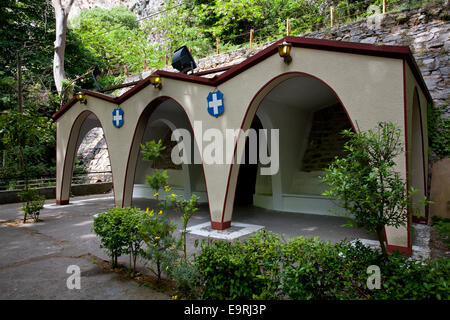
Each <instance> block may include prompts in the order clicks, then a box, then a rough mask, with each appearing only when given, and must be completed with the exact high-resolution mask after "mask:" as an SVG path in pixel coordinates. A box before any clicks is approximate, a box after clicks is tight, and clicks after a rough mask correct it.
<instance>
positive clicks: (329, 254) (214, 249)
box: [195, 232, 450, 300]
mask: <svg viewBox="0 0 450 320" xmlns="http://www.w3.org/2000/svg"><path fill="white" fill-rule="evenodd" d="M195 264H196V268H197V270H199V272H200V276H201V283H202V297H203V298H204V299H293V300H298V299H300V300H324V299H325V300H336V299H338V300H348V299H357V300H361V299H389V300H404V299H437V300H448V299H449V297H450V295H449V293H450V290H449V284H448V279H450V277H449V276H450V263H449V260H448V259H427V260H421V259H413V258H407V257H403V256H400V255H398V254H395V255H393V256H389V257H388V259H385V258H384V257H383V255H382V254H381V253H380V252H379V251H375V250H372V249H370V248H369V247H366V246H364V245H363V244H362V243H361V242H359V241H356V242H354V243H349V242H346V241H342V242H340V243H337V244H334V245H333V244H331V243H329V242H322V241H320V240H318V239H317V238H303V237H298V238H294V239H290V240H289V241H287V242H285V241H282V240H281V239H280V238H279V237H278V236H276V235H274V234H271V233H267V232H258V233H256V234H255V235H253V236H251V237H250V238H249V239H247V240H243V241H234V242H226V241H215V242H214V243H213V244H211V245H207V246H203V247H202V251H201V252H200V253H199V255H198V257H197V258H196V260H195ZM369 266H378V267H379V268H380V273H381V274H380V277H381V279H380V280H381V286H380V289H369V288H368V287H367V280H368V277H369V274H368V273H367V270H368V267H369Z"/></svg>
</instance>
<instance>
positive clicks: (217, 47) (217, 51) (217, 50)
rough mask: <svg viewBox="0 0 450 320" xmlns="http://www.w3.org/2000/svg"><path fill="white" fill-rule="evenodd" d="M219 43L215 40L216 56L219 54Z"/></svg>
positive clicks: (217, 39)
mask: <svg viewBox="0 0 450 320" xmlns="http://www.w3.org/2000/svg"><path fill="white" fill-rule="evenodd" d="M219 43H220V40H219V38H216V53H217V54H219V53H220V50H219Z"/></svg>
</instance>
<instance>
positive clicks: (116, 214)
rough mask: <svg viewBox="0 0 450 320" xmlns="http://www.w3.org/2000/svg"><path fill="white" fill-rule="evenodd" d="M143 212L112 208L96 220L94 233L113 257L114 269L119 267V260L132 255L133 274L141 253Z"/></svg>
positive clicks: (132, 209) (136, 209)
mask: <svg viewBox="0 0 450 320" xmlns="http://www.w3.org/2000/svg"><path fill="white" fill-rule="evenodd" d="M143 214H144V213H143V211H142V210H140V209H138V208H111V209H109V210H108V211H106V212H102V213H99V214H98V215H97V217H95V219H94V227H93V229H94V232H95V233H96V234H97V235H98V236H99V237H100V240H101V245H100V247H101V248H105V252H106V253H107V254H108V256H110V257H111V265H112V267H113V268H114V267H117V258H118V257H120V256H121V255H122V254H130V259H132V260H133V274H134V273H135V270H136V258H137V256H138V254H139V253H140V248H141V244H142V241H143V240H142V237H141V234H140V221H141V217H142V216H143Z"/></svg>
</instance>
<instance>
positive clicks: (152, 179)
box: [145, 170, 169, 197]
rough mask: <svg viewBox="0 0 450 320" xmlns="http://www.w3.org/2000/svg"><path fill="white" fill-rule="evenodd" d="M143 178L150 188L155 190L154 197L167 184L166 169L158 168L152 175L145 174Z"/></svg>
mask: <svg viewBox="0 0 450 320" xmlns="http://www.w3.org/2000/svg"><path fill="white" fill-rule="evenodd" d="M145 179H146V181H147V183H148V185H149V186H150V188H152V189H153V191H155V193H156V197H158V191H159V190H160V189H162V188H163V187H164V186H166V185H167V183H168V181H169V176H168V175H167V170H164V171H161V172H160V171H159V170H155V171H154V172H153V176H146V177H145Z"/></svg>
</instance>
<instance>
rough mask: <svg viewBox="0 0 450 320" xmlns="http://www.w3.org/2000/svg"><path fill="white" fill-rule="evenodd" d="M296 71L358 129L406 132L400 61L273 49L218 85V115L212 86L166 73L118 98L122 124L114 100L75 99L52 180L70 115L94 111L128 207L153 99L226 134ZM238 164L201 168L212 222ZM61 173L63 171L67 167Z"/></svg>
mask: <svg viewBox="0 0 450 320" xmlns="http://www.w3.org/2000/svg"><path fill="white" fill-rule="evenodd" d="M295 72H301V73H306V74H309V75H312V76H313V77H316V78H318V79H320V80H321V81H323V82H324V83H326V84H327V85H328V86H329V87H330V88H332V90H334V92H335V93H336V95H337V97H339V99H340V101H341V102H342V105H343V106H344V107H345V109H346V111H347V112H348V114H349V117H350V119H351V120H352V122H353V124H355V125H357V127H358V128H359V129H360V130H367V129H370V128H373V127H374V126H375V125H376V123H377V122H379V121H393V122H394V123H396V124H397V125H398V127H399V128H400V130H402V131H404V116H403V64H402V60H400V59H391V58H381V57H374V56H366V55H358V54H347V53H340V52H330V51H324V50H314V49H305V48H293V49H292V62H291V63H290V64H289V65H287V64H285V63H284V62H283V60H282V59H280V57H279V56H277V55H272V56H270V57H268V58H266V59H265V60H263V61H262V62H260V63H258V64H256V65H254V66H253V67H251V68H249V69H247V70H246V71H244V72H242V73H240V74H238V75H236V76H235V77H233V78H231V79H230V80H228V81H226V82H224V83H222V84H221V85H220V86H219V87H218V88H217V89H219V90H221V91H222V92H223V93H224V104H225V112H224V114H223V115H221V116H220V117H219V118H215V117H211V116H210V115H209V114H208V112H207V111H206V97H207V95H208V93H209V92H210V91H212V90H214V89H215V88H212V87H210V86H206V85H200V84H195V83H191V82H186V81H181V80H175V79H168V78H163V87H162V89H161V90H158V89H156V88H153V87H152V86H148V87H146V88H145V89H143V90H141V91H139V92H138V93H137V94H135V95H133V96H132V97H130V98H129V99H128V100H126V101H125V102H123V103H122V104H121V105H120V107H121V108H122V109H123V110H124V118H125V121H124V125H123V127H122V128H120V129H117V128H115V127H114V126H113V125H112V122H111V113H112V110H113V109H114V108H115V107H116V106H115V105H114V104H112V103H110V102H107V101H104V100H101V99H98V98H96V97H92V96H88V100H87V104H86V105H83V104H80V103H76V104H75V105H74V106H72V107H71V108H70V109H69V110H68V111H67V112H65V113H64V114H63V115H62V116H61V117H60V118H59V119H58V123H57V131H58V142H57V150H58V151H57V179H58V181H59V182H60V181H61V177H62V176H63V164H64V159H65V155H66V153H67V151H68V150H69V149H70V148H68V146H69V147H70V144H69V136H70V131H71V128H72V125H73V123H74V122H75V119H76V118H77V117H78V115H79V114H80V113H81V112H82V111H93V112H94V113H95V114H96V115H97V117H98V118H99V119H100V122H101V124H102V127H103V130H104V133H105V137H106V140H107V143H108V149H109V154H110V160H111V168H112V172H113V178H114V193H115V203H116V205H119V206H120V205H129V204H130V202H131V197H130V194H131V191H130V190H129V188H128V189H127V190H125V183H124V181H125V177H126V176H127V181H128V180H130V179H134V170H133V172H129V171H130V170H131V169H132V166H130V163H129V158H130V159H131V161H134V160H135V159H134V158H133V157H136V156H132V155H129V152H130V146H131V145H132V142H133V137H134V135H135V129H136V127H138V128H139V126H138V121H139V119H140V116H141V115H142V113H143V112H144V110H145V109H146V107H147V106H148V105H149V103H151V102H152V101H154V99H155V98H157V97H158V96H168V97H170V98H172V99H174V100H175V101H176V102H177V103H179V104H180V105H181V107H182V108H183V109H184V111H185V112H186V115H187V117H188V119H189V122H190V123H191V124H193V123H194V121H196V120H197V121H201V122H202V127H203V132H204V131H205V130H207V129H208V128H218V129H220V130H221V131H222V132H223V133H225V130H226V129H232V128H234V129H238V128H241V125H242V124H243V129H247V128H248V127H249V126H250V124H251V122H252V118H253V115H254V114H255V112H256V109H257V108H258V106H259V104H260V102H261V101H262V100H263V99H264V97H265V95H266V94H267V93H268V92H269V91H270V90H271V89H272V88H274V87H275V86H276V85H278V84H279V83H281V82H282V81H284V80H286V79H288V78H292V77H296V76H298V74H296V73H295ZM139 130H143V129H139ZM76 131H77V130H76V128H75V130H74V132H76ZM194 134H195V139H196V142H197V144H198V145H199V146H201V145H202V141H201V139H202V137H201V136H200V135H199V134H198V132H194ZM243 147H244V140H243V139H241V140H240V142H239V143H238V146H237V151H238V152H239V151H241V150H242V148H243ZM69 151H70V150H69ZM200 151H201V150H200ZM404 159H405V158H404V157H399V159H398V161H397V169H398V171H400V173H401V175H402V176H403V177H406V166H405V160H404ZM130 168H131V169H130ZM237 169H238V166H237V165H233V166H231V165H229V164H225V165H222V164H210V165H204V166H203V170H204V175H205V181H206V188H207V194H208V200H209V206H210V215H211V221H212V222H218V223H220V222H227V221H231V218H232V210H233V199H234V190H235V184H236V179H237V171H238V170H237ZM230 172H231V175H229V173H230ZM64 174H65V175H68V174H69V173H68V170H66V172H65V173H64ZM131 185H132V184H131ZM59 188H61V183H59V184H58V190H59ZM65 188H67V187H65ZM58 194H60V196H59V200H66V199H68V192H66V191H64V192H62V193H60V192H58ZM387 235H388V240H389V243H390V244H393V245H398V246H406V245H407V242H406V239H407V236H406V232H405V231H404V230H391V229H389V230H387Z"/></svg>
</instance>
